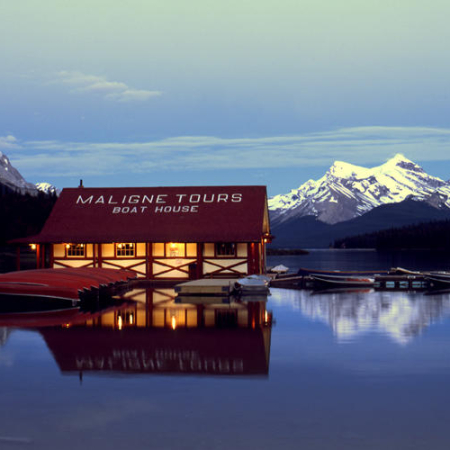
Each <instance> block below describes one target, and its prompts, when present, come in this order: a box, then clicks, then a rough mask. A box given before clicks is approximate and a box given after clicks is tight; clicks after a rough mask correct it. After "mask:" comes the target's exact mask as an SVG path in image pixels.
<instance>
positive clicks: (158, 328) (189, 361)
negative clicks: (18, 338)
mask: <svg viewBox="0 0 450 450" xmlns="http://www.w3.org/2000/svg"><path fill="white" fill-rule="evenodd" d="M126 300H127V301H128V302H127V304H126V306H125V307H121V308H115V309H112V310H109V311H106V312H104V313H102V314H97V315H94V316H93V317H86V320H85V321H84V322H83V323H80V322H79V321H75V322H74V323H67V324H64V325H63V326H59V327H46V328H41V329H40V333H41V334H42V336H43V337H44V339H45V341H46V343H47V345H48V347H49V349H50V350H51V352H52V353H53V355H54V357H55V360H56V362H57V364H58V366H59V368H60V370H61V371H62V372H64V373H73V374H79V375H80V376H81V375H82V374H83V373H86V372H89V373H97V374H102V373H103V374H109V375H111V374H125V373H147V374H150V373H158V374H197V375H201V374H203V375H206V374H207V375H263V376H264V375H267V374H268V370H269V354H270V338H271V322H272V318H271V317H272V315H271V313H270V312H268V311H267V310H266V301H261V300H258V299H257V300H256V301H240V300H235V301H233V300H232V301H231V302H230V301H229V299H228V298H223V299H222V298H219V297H193V296H192V297H185V298H180V297H178V298H177V299H175V297H174V293H173V289H142V290H135V291H132V292H131V293H129V294H128V295H127V296H126Z"/></svg>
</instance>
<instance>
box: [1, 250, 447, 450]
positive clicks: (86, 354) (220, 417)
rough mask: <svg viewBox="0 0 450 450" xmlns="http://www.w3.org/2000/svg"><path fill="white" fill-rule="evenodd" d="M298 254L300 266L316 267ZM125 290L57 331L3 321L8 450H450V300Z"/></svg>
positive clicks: (356, 294) (357, 294)
mask: <svg viewBox="0 0 450 450" xmlns="http://www.w3.org/2000/svg"><path fill="white" fill-rule="evenodd" d="M307 256H308V257H310V258H311V255H307ZM360 256H362V254H359V256H357V257H353V261H355V258H359V257H360ZM324 257H326V258H331V259H332V257H331V256H329V255H328V256H324ZM302 258H303V257H297V258H296V259H295V258H292V257H290V258H289V260H290V261H291V263H294V264H291V267H301V266H303V267H313V266H312V265H311V264H312V262H313V260H312V259H310V261H309V262H310V263H311V264H309V263H308V262H306V263H305V264H304V261H305V259H302ZM344 259H346V258H344ZM363 259H364V258H363ZM281 260H283V261H285V259H283V258H271V260H270V262H269V263H270V264H272V263H278V262H281ZM319 260H320V258H319V259H316V261H319ZM406 262H408V261H406ZM410 263H411V264H412V262H411V261H410ZM358 264H362V263H358ZM442 264H445V261H442ZM288 265H289V264H288ZM339 266H340V267H341V268H342V266H343V262H342V261H341V263H340V264H339ZM404 266H407V267H410V268H413V267H412V266H411V265H409V264H404ZM323 267H324V266H323ZM326 267H327V268H333V267H330V266H329V265H327V266H326ZM316 268H319V267H316ZM345 268H361V265H358V267H356V266H355V265H353V266H352V267H345ZM127 298H128V301H127V303H125V304H123V305H122V306H119V307H117V308H111V309H110V310H108V311H105V312H104V313H103V314H89V313H84V315H82V316H80V315H73V316H70V317H69V315H68V316H67V317H64V318H62V319H60V320H59V324H58V319H51V318H47V319H46V320H47V325H52V322H51V321H52V320H54V324H53V326H45V327H37V325H39V324H37V323H30V322H29V323H28V324H24V323H23V321H22V322H21V321H19V320H16V323H15V326H14V327H10V326H7V325H8V323H5V322H2V323H0V345H1V346H0V389H1V399H2V402H1V407H0V448H2V449H3V448H4V449H16V448H30V449H48V448H57V447H59V448H64V449H79V448H84V449H107V448H108V449H129V448H136V449H141V448H142V449H144V448H145V449H147V448H150V449H163V450H164V449H205V450H206V449H253V448H258V449H278V448H283V449H299V448H302V449H324V450H325V449H327V450H329V449H346V450H347V449H358V450H360V449H374V450H375V449H377V450H379V449H392V450H394V449H395V450H398V449H427V450H429V449H433V450H438V449H448V448H449V446H450V429H449V426H448V418H449V417H450V385H449V382H448V380H449V379H450V351H449V349H450V294H429V293H423V292H416V293H409V292H375V291H372V290H364V291H358V292H354V293H345V292H344V293H329V294H327V293H315V292H310V291H294V290H283V289H273V288H272V289H271V296H269V297H268V301H267V302H264V301H262V300H261V299H258V298H256V299H251V300H250V301H241V302H236V303H234V302H231V303H229V304H228V303H222V302H221V301H219V303H217V301H216V302H213V301H212V300H208V301H206V302H203V303H202V302H200V301H199V300H198V299H191V300H189V302H188V303H185V302H184V301H185V300H182V302H181V303H177V302H175V301H174V293H173V291H172V290H171V289H156V290H145V289H140V290H136V291H133V292H131V293H129V294H127ZM9 325H11V323H10V324H9ZM24 325H26V328H23V327H24ZM41 325H42V324H41Z"/></svg>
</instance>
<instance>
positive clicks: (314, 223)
mask: <svg viewBox="0 0 450 450" xmlns="http://www.w3.org/2000/svg"><path fill="white" fill-rule="evenodd" d="M449 219H450V209H447V208H444V209H437V208H434V207H433V206H431V205H430V204H428V203H425V202H420V201H414V200H411V199H408V200H405V201H403V202H401V203H393V204H388V205H382V206H379V207H378V208H374V209H373V210H372V211H369V212H368V213H366V214H364V215H363V216H360V217H355V218H354V219H352V220H348V221H346V222H339V223H336V224H327V223H324V222H321V221H320V220H318V219H317V218H316V217H313V216H304V217H296V218H294V219H292V220H290V221H286V222H283V223H281V224H278V225H276V226H274V227H272V233H273V234H274V235H275V240H274V241H273V244H271V246H272V247H274V248H326V247H329V246H330V245H333V244H334V242H335V241H336V240H341V239H344V238H348V237H350V236H356V235H360V234H365V233H372V232H375V231H379V230H383V229H388V228H397V227H403V226H407V225H413V224H418V223H425V222H430V221H440V220H449Z"/></svg>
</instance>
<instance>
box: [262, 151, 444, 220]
mask: <svg viewBox="0 0 450 450" xmlns="http://www.w3.org/2000/svg"><path fill="white" fill-rule="evenodd" d="M405 199H414V200H418V201H424V202H427V203H429V204H430V205H431V206H433V207H435V208H438V209H447V208H450V182H448V181H447V182H446V181H443V180H441V179H440V178H437V177H433V176H430V175H428V174H427V173H426V172H425V171H424V170H423V169H422V168H421V167H420V166H419V165H417V164H415V163H414V162H412V161H410V160H409V159H407V158H405V157H404V156H403V155H401V154H397V155H396V156H395V157H393V158H392V159H390V160H389V161H387V162H386V163H385V164H383V165H381V166H378V167H374V168H372V169H367V168H365V167H360V166H355V165H352V164H348V163H345V162H341V161H336V162H335V163H334V164H333V165H332V166H331V168H330V169H329V170H328V171H327V173H326V174H325V175H324V176H323V177H322V178H320V179H319V180H317V181H314V180H309V181H307V182H306V183H304V184H303V185H301V186H300V187H299V188H298V189H294V190H292V191H291V192H289V193H288V194H280V195H276V196H275V197H272V198H270V199H269V209H270V212H271V222H272V225H273V226H275V227H276V226H277V225H279V224H282V223H285V222H288V221H291V220H293V219H298V218H300V217H303V216H314V217H316V218H317V219H318V220H320V221H321V222H324V223H328V224H335V223H338V222H344V221H347V220H350V219H354V218H355V217H359V216H361V215H363V214H365V213H367V212H368V211H370V210H372V209H374V208H376V207H378V206H381V205H386V204H391V203H399V202H402V201H404V200H405Z"/></svg>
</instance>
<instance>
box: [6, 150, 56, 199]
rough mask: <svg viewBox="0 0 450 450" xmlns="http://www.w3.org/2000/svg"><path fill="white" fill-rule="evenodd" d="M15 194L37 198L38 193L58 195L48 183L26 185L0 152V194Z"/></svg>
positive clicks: (54, 188)
mask: <svg viewBox="0 0 450 450" xmlns="http://www.w3.org/2000/svg"><path fill="white" fill-rule="evenodd" d="M8 192H11V193H16V194H22V195H26V194H28V195H32V196H33V197H35V196H37V195H38V194H39V192H43V193H45V194H49V195H55V194H56V195H58V194H59V191H58V189H57V188H56V187H55V186H53V185H52V184H50V183H36V184H35V185H34V184H32V183H28V182H27V181H26V180H25V179H24V178H23V176H22V175H21V174H20V172H19V171H18V170H17V169H16V168H15V167H14V166H13V165H12V164H11V162H10V160H9V158H8V157H7V156H6V155H5V154H4V153H2V152H0V193H8Z"/></svg>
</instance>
